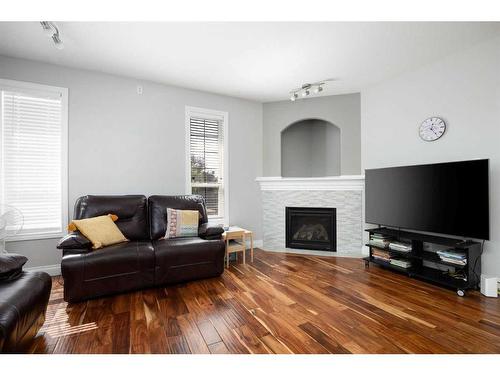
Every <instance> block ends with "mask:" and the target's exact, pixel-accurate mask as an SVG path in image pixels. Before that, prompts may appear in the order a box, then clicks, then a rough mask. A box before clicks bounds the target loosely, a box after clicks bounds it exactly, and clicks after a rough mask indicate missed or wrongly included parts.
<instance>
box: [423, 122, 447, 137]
mask: <svg viewBox="0 0 500 375" xmlns="http://www.w3.org/2000/svg"><path fill="white" fill-rule="evenodd" d="M445 131H446V123H445V122H444V121H443V120H442V119H440V118H439V117H429V118H428V119H427V120H425V121H424V122H422V124H420V128H419V134H420V138H422V139H423V140H424V141H427V142H432V141H435V140H436V139H439V138H441V137H442V136H443V134H444V132H445Z"/></svg>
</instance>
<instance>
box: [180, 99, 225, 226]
mask: <svg viewBox="0 0 500 375" xmlns="http://www.w3.org/2000/svg"><path fill="white" fill-rule="evenodd" d="M195 116H198V117H201V118H204V119H211V120H219V121H222V132H223V135H222V138H223V145H222V148H223V156H222V157H223V165H222V179H223V186H224V188H223V189H224V213H223V215H224V216H218V217H209V221H210V222H212V223H216V224H223V225H229V113H228V112H226V111H219V110H214V109H206V108H200V107H193V106H188V105H187V106H185V150H186V151H185V153H186V156H185V157H186V161H185V164H186V166H185V168H186V183H185V186H186V194H191V154H190V126H191V122H190V119H191V117H195Z"/></svg>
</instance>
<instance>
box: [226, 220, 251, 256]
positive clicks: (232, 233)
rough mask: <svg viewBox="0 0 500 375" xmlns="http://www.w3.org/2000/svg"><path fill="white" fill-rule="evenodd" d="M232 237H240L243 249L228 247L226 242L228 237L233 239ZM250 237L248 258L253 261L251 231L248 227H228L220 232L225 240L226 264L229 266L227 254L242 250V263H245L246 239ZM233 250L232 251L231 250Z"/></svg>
mask: <svg viewBox="0 0 500 375" xmlns="http://www.w3.org/2000/svg"><path fill="white" fill-rule="evenodd" d="M234 237H239V238H241V241H242V243H243V245H242V246H243V249H244V250H240V248H234V249H230V248H229V247H230V246H229V245H228V243H229V240H230V239H235V238H234ZM247 238H250V260H251V262H252V263H253V232H252V231H251V230H248V229H244V228H240V227H235V226H232V227H229V229H228V230H226V231H224V233H222V239H223V240H224V241H225V242H226V257H227V265H228V266H229V254H230V253H232V252H239V251H242V252H243V264H245V250H246V239H247ZM232 250H234V251H232Z"/></svg>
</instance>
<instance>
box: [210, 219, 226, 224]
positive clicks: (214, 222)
mask: <svg viewBox="0 0 500 375" xmlns="http://www.w3.org/2000/svg"><path fill="white" fill-rule="evenodd" d="M208 223H209V224H212V225H225V223H224V218H223V217H208Z"/></svg>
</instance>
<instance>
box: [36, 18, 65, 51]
mask: <svg viewBox="0 0 500 375" xmlns="http://www.w3.org/2000/svg"><path fill="white" fill-rule="evenodd" d="M40 25H42V29H43V32H44V34H45V35H47V36H48V37H49V38H51V39H52V41H53V42H54V46H55V47H56V48H57V49H59V50H60V49H63V48H64V44H63V41H62V39H61V35H60V34H59V29H58V28H57V26H56V25H55V24H54V22H50V21H41V22H40Z"/></svg>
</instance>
